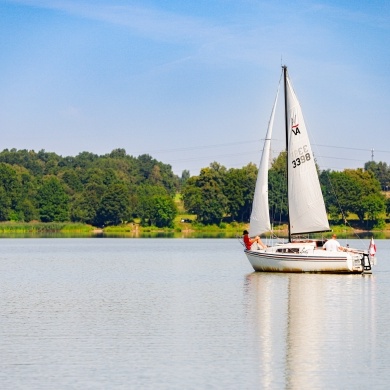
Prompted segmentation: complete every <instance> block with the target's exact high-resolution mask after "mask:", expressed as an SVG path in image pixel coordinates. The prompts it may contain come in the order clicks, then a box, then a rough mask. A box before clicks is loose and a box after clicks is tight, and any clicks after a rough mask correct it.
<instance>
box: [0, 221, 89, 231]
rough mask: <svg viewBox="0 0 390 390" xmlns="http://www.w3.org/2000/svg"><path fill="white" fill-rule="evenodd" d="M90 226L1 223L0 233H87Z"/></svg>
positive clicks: (58, 223) (76, 224) (54, 223)
mask: <svg viewBox="0 0 390 390" xmlns="http://www.w3.org/2000/svg"><path fill="white" fill-rule="evenodd" d="M93 230H94V227H93V226H91V225H86V224H82V223H65V222H64V223H61V222H50V223H43V222H1V223H0V233H53V232H55V233H89V232H92V231H93Z"/></svg>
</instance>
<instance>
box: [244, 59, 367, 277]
mask: <svg viewBox="0 0 390 390" xmlns="http://www.w3.org/2000/svg"><path fill="white" fill-rule="evenodd" d="M283 80H284V107H285V131H286V150H287V181H288V185H287V188H288V191H287V192H288V210H289V211H288V215H289V221H288V237H289V239H288V242H287V243H277V244H275V245H273V246H270V247H267V248H265V249H259V247H258V246H257V244H256V243H254V244H253V245H252V247H251V248H250V249H245V253H246V255H247V257H248V260H249V261H250V263H251V265H252V267H253V268H254V270H255V271H268V272H324V273H363V272H370V270H371V264H370V259H369V256H368V251H367V252H364V251H359V250H354V249H348V251H335V252H329V251H326V250H324V248H323V247H322V244H323V242H322V240H310V239H293V237H294V236H297V235H303V234H310V233H319V232H326V231H329V230H330V229H329V222H328V218H327V214H326V210H325V204H324V199H323V196H322V192H321V187H320V183H319V179H318V174H317V169H316V165H315V160H314V156H313V152H312V149H311V145H310V141H309V137H308V134H307V130H306V125H305V121H304V118H303V115H302V110H301V107H300V104H299V101H298V99H297V96H296V95H295V92H294V90H293V88H292V84H291V82H290V79H289V75H288V72H287V67H286V66H283ZM277 98H278V94H277V96H276V99H275V103H274V106H273V109H272V114H271V118H270V121H269V125H268V130H267V135H266V138H265V141H264V148H263V154H262V158H261V161H260V166H259V172H258V177H257V181H256V188H255V194H254V199H253V206H252V214H251V218H250V228H249V236H250V237H255V236H260V235H261V234H263V233H266V232H271V222H270V216H269V207H268V162H269V154H270V146H271V138H272V127H273V121H274V115H275V107H276V103H277Z"/></svg>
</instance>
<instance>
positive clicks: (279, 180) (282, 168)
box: [268, 151, 288, 222]
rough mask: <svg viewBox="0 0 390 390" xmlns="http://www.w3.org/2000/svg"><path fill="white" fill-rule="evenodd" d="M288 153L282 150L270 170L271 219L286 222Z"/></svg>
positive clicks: (269, 197) (269, 196)
mask: <svg viewBox="0 0 390 390" xmlns="http://www.w3.org/2000/svg"><path fill="white" fill-rule="evenodd" d="M286 158H287V153H286V152H285V151H284V152H281V153H280V154H279V156H278V157H277V158H275V159H274V160H273V162H272V165H271V169H270V170H269V171H268V202H269V208H270V214H271V220H272V221H275V222H284V221H286V220H287V213H288V203H287V169H286Z"/></svg>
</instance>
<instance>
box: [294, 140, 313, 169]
mask: <svg viewBox="0 0 390 390" xmlns="http://www.w3.org/2000/svg"><path fill="white" fill-rule="evenodd" d="M293 156H294V159H293V160H292V161H291V163H292V166H293V168H296V167H299V166H300V165H301V164H304V163H305V162H306V161H309V160H311V156H310V153H309V148H308V147H307V145H303V146H302V147H301V148H298V149H296V150H294V151H293Z"/></svg>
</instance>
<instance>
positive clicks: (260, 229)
mask: <svg viewBox="0 0 390 390" xmlns="http://www.w3.org/2000/svg"><path fill="white" fill-rule="evenodd" d="M279 87H280V81H279V86H278V90H277V92H276V97H275V102H274V106H273V107H272V112H271V117H270V119H269V122H268V129H267V135H266V137H265V140H264V147H263V153H262V155H261V160H260V165H259V171H258V174H257V180H256V187H255V194H254V197H253V204H252V213H251V217H250V227H249V236H250V237H254V236H257V235H260V234H262V233H265V232H268V231H270V230H271V222H270V218H269V207H268V165H269V156H270V150H271V138H272V129H273V125H274V117H275V108H276V104H277V101H278V96H279Z"/></svg>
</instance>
